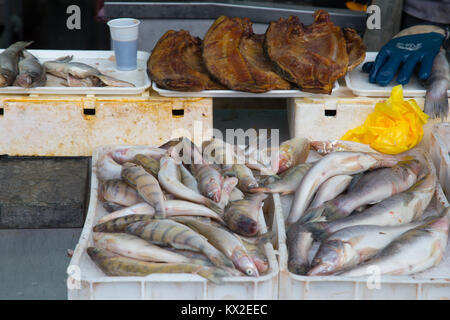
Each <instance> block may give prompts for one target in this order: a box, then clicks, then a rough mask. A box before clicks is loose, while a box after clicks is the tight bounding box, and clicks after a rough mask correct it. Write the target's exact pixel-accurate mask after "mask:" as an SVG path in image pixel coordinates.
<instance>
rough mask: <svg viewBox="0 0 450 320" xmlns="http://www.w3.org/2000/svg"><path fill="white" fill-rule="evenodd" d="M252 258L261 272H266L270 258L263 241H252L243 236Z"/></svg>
mask: <svg viewBox="0 0 450 320" xmlns="http://www.w3.org/2000/svg"><path fill="white" fill-rule="evenodd" d="M241 241H242V243H243V244H244V246H245V249H246V250H247V252H248V254H249V256H250V258H251V259H252V260H253V263H254V264H255V266H256V268H257V269H258V272H259V274H264V273H266V272H267V271H268V270H269V259H267V256H266V253H265V250H264V247H263V245H262V243H250V242H248V241H246V240H244V239H242V238H241Z"/></svg>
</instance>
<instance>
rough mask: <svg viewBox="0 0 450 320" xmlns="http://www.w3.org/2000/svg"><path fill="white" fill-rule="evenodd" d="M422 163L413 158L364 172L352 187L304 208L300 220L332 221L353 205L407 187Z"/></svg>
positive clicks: (370, 200)
mask: <svg viewBox="0 0 450 320" xmlns="http://www.w3.org/2000/svg"><path fill="white" fill-rule="evenodd" d="M421 171H422V165H421V164H420V162H419V161H417V160H408V161H401V162H399V163H398V164H396V165H395V166H393V167H390V168H379V169H376V170H373V171H371V172H369V173H366V174H365V175H364V176H363V177H361V178H360V179H359V180H358V182H357V183H356V184H355V186H354V187H353V190H352V191H349V192H347V193H346V194H342V195H340V196H338V197H337V198H335V199H332V200H329V201H327V202H325V203H324V204H323V205H322V206H321V207H318V208H312V209H310V210H308V211H307V212H306V213H305V215H304V216H303V217H302V221H313V220H315V219H317V218H318V217H322V218H325V219H326V221H332V220H336V219H340V218H344V217H346V216H348V215H350V214H351V213H352V212H353V211H354V210H355V209H356V208H359V207H361V206H363V205H366V204H374V203H378V202H380V201H382V200H384V199H386V198H389V197H390V196H392V195H394V194H397V193H399V192H402V191H405V190H407V189H408V188H410V187H411V186H412V185H413V184H414V183H415V182H416V181H417V177H418V175H419V173H420V172H421Z"/></svg>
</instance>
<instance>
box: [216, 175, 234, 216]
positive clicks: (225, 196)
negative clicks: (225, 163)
mask: <svg viewBox="0 0 450 320" xmlns="http://www.w3.org/2000/svg"><path fill="white" fill-rule="evenodd" d="M237 184H238V179H237V178H235V177H227V178H225V179H224V180H223V185H222V192H221V197H220V202H219V206H220V207H221V208H225V207H226V206H227V204H228V203H229V202H230V198H231V194H232V192H233V190H235V189H236V185H237Z"/></svg>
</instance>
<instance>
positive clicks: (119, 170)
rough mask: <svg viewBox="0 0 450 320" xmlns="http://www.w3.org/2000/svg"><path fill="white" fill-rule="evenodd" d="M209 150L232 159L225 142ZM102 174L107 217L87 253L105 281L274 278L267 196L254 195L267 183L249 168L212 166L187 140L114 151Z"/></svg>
mask: <svg viewBox="0 0 450 320" xmlns="http://www.w3.org/2000/svg"><path fill="white" fill-rule="evenodd" d="M202 147H203V148H209V149H211V148H213V147H214V154H215V156H216V157H219V158H220V157H224V156H226V152H225V148H226V146H225V143H224V142H222V141H221V140H217V139H212V140H210V141H207V142H205V143H204V144H203V146H202ZM204 150H206V149H204ZM180 152H181V153H180ZM288 160H289V159H288ZM95 170H96V173H97V176H98V178H99V188H98V197H99V200H100V201H101V203H102V205H103V207H104V208H105V209H106V211H108V213H107V214H106V215H104V216H102V217H100V218H99V220H98V221H96V225H95V226H94V228H93V244H92V246H91V247H89V248H88V249H87V253H88V255H89V256H90V257H91V259H92V261H94V263H95V264H96V265H97V266H98V267H99V268H100V269H101V270H102V271H103V272H104V273H105V274H106V275H108V276H145V275H149V274H153V273H194V274H198V275H200V276H202V277H204V278H207V279H209V280H211V281H213V282H215V283H221V279H222V278H223V277H228V276H250V277H257V276H260V275H262V274H265V273H267V272H268V271H269V262H268V258H267V256H266V254H265V248H264V246H265V245H266V243H267V242H268V241H270V240H271V238H272V235H271V233H270V232H266V233H263V232H262V231H263V230H262V227H261V223H260V219H261V216H260V214H261V208H262V206H263V201H264V199H266V197H267V195H266V194H264V193H261V192H255V193H249V190H252V189H254V188H258V187H259V185H260V181H259V180H258V179H259V178H260V177H259V176H258V175H256V177H255V174H256V172H255V171H252V170H251V169H250V168H249V167H247V166H246V165H245V164H238V163H234V164H228V165H225V164H222V162H220V164H219V163H214V162H210V161H207V160H206V157H205V153H203V154H202V152H200V150H199V149H198V147H197V146H196V145H195V144H193V143H192V142H191V141H190V140H188V139H187V138H181V139H176V140H171V141H169V142H168V143H166V144H164V145H162V146H160V147H147V146H133V147H118V148H115V149H112V150H111V151H109V152H105V154H104V155H102V156H101V157H99V159H98V162H97V164H96V168H95ZM254 173H255V174H254Z"/></svg>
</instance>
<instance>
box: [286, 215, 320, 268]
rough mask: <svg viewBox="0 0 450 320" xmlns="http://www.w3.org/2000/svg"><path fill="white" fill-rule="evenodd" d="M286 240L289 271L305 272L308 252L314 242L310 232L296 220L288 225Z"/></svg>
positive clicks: (307, 263)
mask: <svg viewBox="0 0 450 320" xmlns="http://www.w3.org/2000/svg"><path fill="white" fill-rule="evenodd" d="M286 242H287V249H288V269H289V271H290V272H292V273H295V274H300V275H304V274H306V272H308V270H309V260H308V254H309V250H310V249H311V246H312V244H313V242H314V239H313V236H312V233H311V232H309V230H307V229H305V228H304V226H303V224H301V223H300V222H298V221H297V222H296V223H294V224H292V225H290V226H289V227H288V230H287V234H286Z"/></svg>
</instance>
